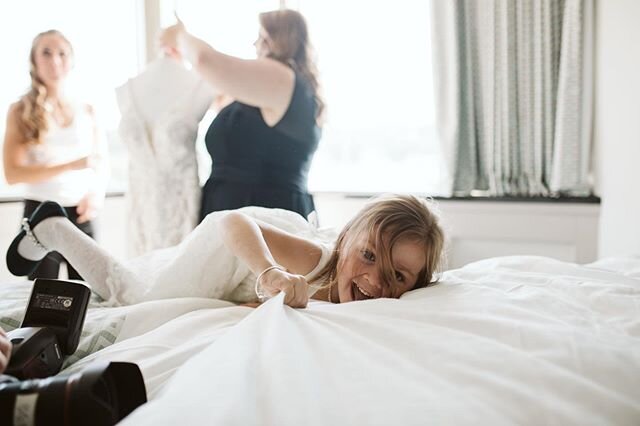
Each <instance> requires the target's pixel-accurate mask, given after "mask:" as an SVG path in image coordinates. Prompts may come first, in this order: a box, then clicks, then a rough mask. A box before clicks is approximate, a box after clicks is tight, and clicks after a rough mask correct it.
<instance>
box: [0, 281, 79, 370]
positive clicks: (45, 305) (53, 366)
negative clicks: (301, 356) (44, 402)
mask: <svg viewBox="0 0 640 426" xmlns="http://www.w3.org/2000/svg"><path fill="white" fill-rule="evenodd" d="M90 297H91V289H90V288H89V287H88V286H87V285H86V284H84V283H82V282H79V281H62V280H50V279H42V278H37V279H36V280H35V281H34V283H33V289H32V291H31V297H30V298H29V303H28V305H27V309H26V312H25V316H24V320H23V321H22V325H21V327H20V328H17V329H15V330H13V331H10V332H9V333H7V337H8V338H9V340H10V341H11V343H12V345H13V348H12V351H11V359H10V361H9V365H8V366H7V369H6V371H5V373H6V374H8V375H11V376H13V377H16V378H18V379H21V380H23V379H34V378H42V377H49V376H52V375H54V374H56V373H58V372H59V371H60V369H61V368H62V363H63V361H64V357H65V356H68V355H71V354H73V353H74V352H75V351H76V349H77V348H78V343H79V342H80V335H81V333H82V327H83V325H84V319H85V316H86V313H87V307H88V306H89V298H90Z"/></svg>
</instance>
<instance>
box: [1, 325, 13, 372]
mask: <svg viewBox="0 0 640 426" xmlns="http://www.w3.org/2000/svg"><path fill="white" fill-rule="evenodd" d="M9 358H11V342H10V341H9V339H8V338H7V335H6V334H5V332H4V330H3V329H1V328H0V373H2V372H3V371H4V369H5V368H7V365H8V364H9Z"/></svg>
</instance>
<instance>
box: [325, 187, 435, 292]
mask: <svg viewBox="0 0 640 426" xmlns="http://www.w3.org/2000/svg"><path fill="white" fill-rule="evenodd" d="M363 233H366V234H365V235H370V236H371V237H372V239H373V241H375V246H376V248H377V250H376V251H377V253H378V254H379V257H378V258H379V259H380V261H379V262H376V263H377V265H378V271H379V273H380V276H381V277H383V278H384V281H385V282H387V283H391V282H394V281H395V279H394V278H395V277H394V276H393V274H394V272H393V271H394V268H393V266H392V262H391V249H392V248H393V245H394V244H395V243H396V242H397V241H399V240H401V239H410V240H412V241H419V242H421V243H422V245H423V247H424V256H425V266H424V268H423V269H422V270H421V271H420V273H419V274H418V278H417V280H416V284H415V285H414V288H421V287H427V286H429V285H432V284H435V283H436V282H437V274H436V273H437V272H439V271H440V268H441V266H442V257H443V250H444V243H445V236H444V232H443V230H442V228H441V226H440V224H439V220H438V217H437V215H436V214H435V213H434V212H433V211H432V209H431V208H430V207H429V202H427V201H426V200H421V199H419V198H417V197H414V196H412V195H385V196H381V197H378V198H374V199H373V200H372V201H370V202H369V203H368V204H367V205H366V206H365V207H364V208H362V210H360V212H359V213H358V214H356V215H355V216H354V217H353V218H352V219H351V220H350V221H349V222H348V223H347V225H346V226H345V227H344V228H343V229H342V231H341V232H340V234H339V235H338V239H337V241H336V246H335V250H334V252H333V254H332V255H331V258H330V259H329V261H328V263H327V265H326V266H325V267H324V268H323V269H322V270H321V271H320V272H318V275H317V276H316V277H314V278H313V279H312V283H326V285H323V287H324V288H326V287H329V288H330V287H332V286H333V285H334V284H335V283H336V275H337V267H338V262H339V260H340V252H341V251H343V250H344V247H345V245H346V244H349V241H350V240H353V238H355V237H357V236H358V235H362V234H363Z"/></svg>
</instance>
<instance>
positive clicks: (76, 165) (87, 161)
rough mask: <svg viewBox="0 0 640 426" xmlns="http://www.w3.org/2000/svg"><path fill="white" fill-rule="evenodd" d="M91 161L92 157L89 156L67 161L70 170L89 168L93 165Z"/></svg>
mask: <svg viewBox="0 0 640 426" xmlns="http://www.w3.org/2000/svg"><path fill="white" fill-rule="evenodd" d="M91 163H92V160H91V157H89V156H87V157H81V158H78V159H77V160H73V161H70V162H69V163H67V168H68V169H69V170H82V169H88V168H89V167H91V165H92V164H91Z"/></svg>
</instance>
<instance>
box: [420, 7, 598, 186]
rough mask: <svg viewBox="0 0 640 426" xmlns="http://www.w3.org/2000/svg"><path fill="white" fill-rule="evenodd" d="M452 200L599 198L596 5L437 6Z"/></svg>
mask: <svg viewBox="0 0 640 426" xmlns="http://www.w3.org/2000/svg"><path fill="white" fill-rule="evenodd" d="M431 16H432V28H433V35H432V37H433V40H434V43H433V50H434V80H435V85H436V94H435V95H436V99H437V101H436V104H437V105H438V108H437V120H436V122H437V123H438V135H439V139H440V142H441V143H442V147H443V151H444V153H445V154H444V155H445V159H446V161H445V164H446V166H447V175H448V181H447V187H448V188H449V190H450V191H449V192H451V193H452V194H454V195H470V194H472V192H474V191H484V192H485V193H487V194H488V195H491V196H503V195H517V196H549V195H556V194H569V195H588V194H590V193H591V188H592V182H591V173H590V172H591V114H592V48H593V43H592V37H593V0H484V1H482V2H479V1H476V0H433V2H432V15H431Z"/></svg>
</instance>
